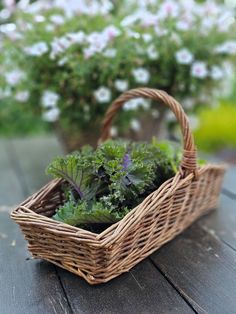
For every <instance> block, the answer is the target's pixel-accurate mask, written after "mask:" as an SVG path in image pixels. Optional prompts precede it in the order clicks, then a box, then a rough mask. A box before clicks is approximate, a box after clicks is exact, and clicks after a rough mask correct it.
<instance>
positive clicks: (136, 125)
mask: <svg viewBox="0 0 236 314" xmlns="http://www.w3.org/2000/svg"><path fill="white" fill-rule="evenodd" d="M130 127H131V129H132V130H133V131H136V132H138V131H140V130H141V124H140V122H139V121H138V120H137V119H132V120H131V121H130Z"/></svg>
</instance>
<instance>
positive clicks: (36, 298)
mask: <svg viewBox="0 0 236 314" xmlns="http://www.w3.org/2000/svg"><path fill="white" fill-rule="evenodd" d="M0 291H1V292H0V313H1V314H32V313H34V314H42V313H45V314H46V313H50V314H51V313H52V314H53V313H55V314H70V313H71V310H70V307H69V305H68V303H67V300H66V297H65V295H64V292H63V289H62V287H61V284H60V281H59V280H58V277H57V274H56V271H55V267H54V266H53V265H52V264H49V263H46V262H38V261H35V260H32V259H30V255H29V253H28V252H27V250H26V242H25V241H24V239H23V238H22V235H21V233H20V230H19V228H18V227H17V226H16V224H15V223H14V222H13V221H11V220H10V218H9V214H8V213H6V212H5V213H4V212H2V213H1V212H0Z"/></svg>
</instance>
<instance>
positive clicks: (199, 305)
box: [151, 224, 236, 314]
mask: <svg viewBox="0 0 236 314" xmlns="http://www.w3.org/2000/svg"><path fill="white" fill-rule="evenodd" d="M151 259H152V261H153V262H154V263H155V265H156V266H157V267H158V269H160V270H161V272H162V273H163V274H164V275H165V276H166V277H167V278H168V279H169V280H170V282H172V284H173V285H174V286H175V287H176V289H178V291H179V292H180V293H181V295H183V297H184V298H185V299H187V300H188V301H189V303H190V304H192V306H193V308H194V309H195V310H196V311H197V312H198V313H212V314H218V313H219V314H222V313H224V314H227V313H229V314H232V313H235V308H236V298H235V287H236V272H235V269H236V252H235V251H233V250H232V249H231V248H229V247H228V246H227V245H225V244H224V243H222V242H221V241H218V240H217V239H216V238H215V237H213V236H212V235H211V234H209V233H207V232H206V231H204V230H203V229H201V228H199V227H198V226H197V225H196V224H195V225H193V226H192V227H191V228H189V229H188V230H187V231H186V232H184V233H183V234H182V235H180V236H178V237H177V238H176V239H175V240H173V241H172V242H170V243H168V244H167V245H165V246H164V247H163V248H161V249H160V250H158V251H157V252H155V253H154V254H153V255H152V256H151Z"/></svg>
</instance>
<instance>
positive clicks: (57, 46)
mask: <svg viewBox="0 0 236 314" xmlns="http://www.w3.org/2000/svg"><path fill="white" fill-rule="evenodd" d="M71 44H72V42H71V41H70V40H69V39H68V38H67V37H66V36H63V37H60V38H54V39H53V41H52V43H51V47H52V50H51V53H50V58H51V59H55V57H56V56H57V55H58V54H60V53H63V52H64V51H65V50H66V49H68V48H69V47H70V46H71Z"/></svg>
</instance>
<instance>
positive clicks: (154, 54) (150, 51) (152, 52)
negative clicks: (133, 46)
mask: <svg viewBox="0 0 236 314" xmlns="http://www.w3.org/2000/svg"><path fill="white" fill-rule="evenodd" d="M147 55H148V57H149V59H150V60H156V59H158V58H159V52H158V51H157V50H156V47H155V46H154V45H150V46H148V47H147Z"/></svg>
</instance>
